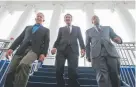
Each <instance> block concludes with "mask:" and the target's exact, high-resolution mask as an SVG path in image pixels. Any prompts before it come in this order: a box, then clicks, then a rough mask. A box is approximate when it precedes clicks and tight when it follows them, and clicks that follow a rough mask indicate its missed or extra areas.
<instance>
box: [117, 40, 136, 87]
mask: <svg viewBox="0 0 136 87" xmlns="http://www.w3.org/2000/svg"><path fill="white" fill-rule="evenodd" d="M115 46H116V47H118V49H117V51H118V54H119V55H120V58H121V67H122V68H121V79H122V80H123V81H124V82H126V83H127V84H128V85H130V86H131V87H135V84H134V83H135V81H133V80H135V74H134V72H133V70H132V68H133V66H135V65H136V63H135V62H134V61H135V53H134V51H135V43H134V42H129V43H123V44H119V45H117V44H116V45H115ZM132 47H133V48H132ZM131 55H133V57H132V56H131ZM126 66H129V70H128V69H127V68H128V67H127V68H126Z"/></svg>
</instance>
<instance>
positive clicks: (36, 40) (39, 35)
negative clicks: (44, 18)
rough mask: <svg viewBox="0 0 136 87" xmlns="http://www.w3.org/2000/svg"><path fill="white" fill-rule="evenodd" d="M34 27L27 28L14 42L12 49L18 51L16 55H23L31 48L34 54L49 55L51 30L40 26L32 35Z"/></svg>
mask: <svg viewBox="0 0 136 87" xmlns="http://www.w3.org/2000/svg"><path fill="white" fill-rule="evenodd" d="M32 28H33V26H27V27H26V28H25V29H24V31H23V32H22V33H21V34H20V36H19V37H18V38H17V39H16V40H15V41H14V42H13V44H12V45H11V47H10V49H12V50H15V49H16V48H17V47H18V46H19V48H18V49H17V51H16V55H23V54H24V52H25V51H26V49H27V48H28V47H29V46H31V49H32V51H33V52H35V53H37V55H38V56H39V55H40V54H45V55H47V52H48V47H49V34H50V32H49V29H47V28H45V27H43V26H40V27H39V29H38V30H37V31H36V32H35V33H33V34H32Z"/></svg>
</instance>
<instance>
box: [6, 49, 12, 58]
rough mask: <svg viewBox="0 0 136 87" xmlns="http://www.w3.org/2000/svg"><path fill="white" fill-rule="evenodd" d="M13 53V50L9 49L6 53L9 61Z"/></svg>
mask: <svg viewBox="0 0 136 87" xmlns="http://www.w3.org/2000/svg"><path fill="white" fill-rule="evenodd" d="M12 53H13V50H12V49H9V50H8V51H7V52H6V55H5V56H6V58H7V59H9V56H11V54H12Z"/></svg>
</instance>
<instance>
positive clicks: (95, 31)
mask: <svg viewBox="0 0 136 87" xmlns="http://www.w3.org/2000/svg"><path fill="white" fill-rule="evenodd" d="M93 34H94V35H98V34H100V32H98V31H97V30H96V28H95V27H93Z"/></svg>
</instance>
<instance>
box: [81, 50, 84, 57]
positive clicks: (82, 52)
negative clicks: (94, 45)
mask: <svg viewBox="0 0 136 87" xmlns="http://www.w3.org/2000/svg"><path fill="white" fill-rule="evenodd" d="M84 56H85V49H82V50H81V57H84Z"/></svg>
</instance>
